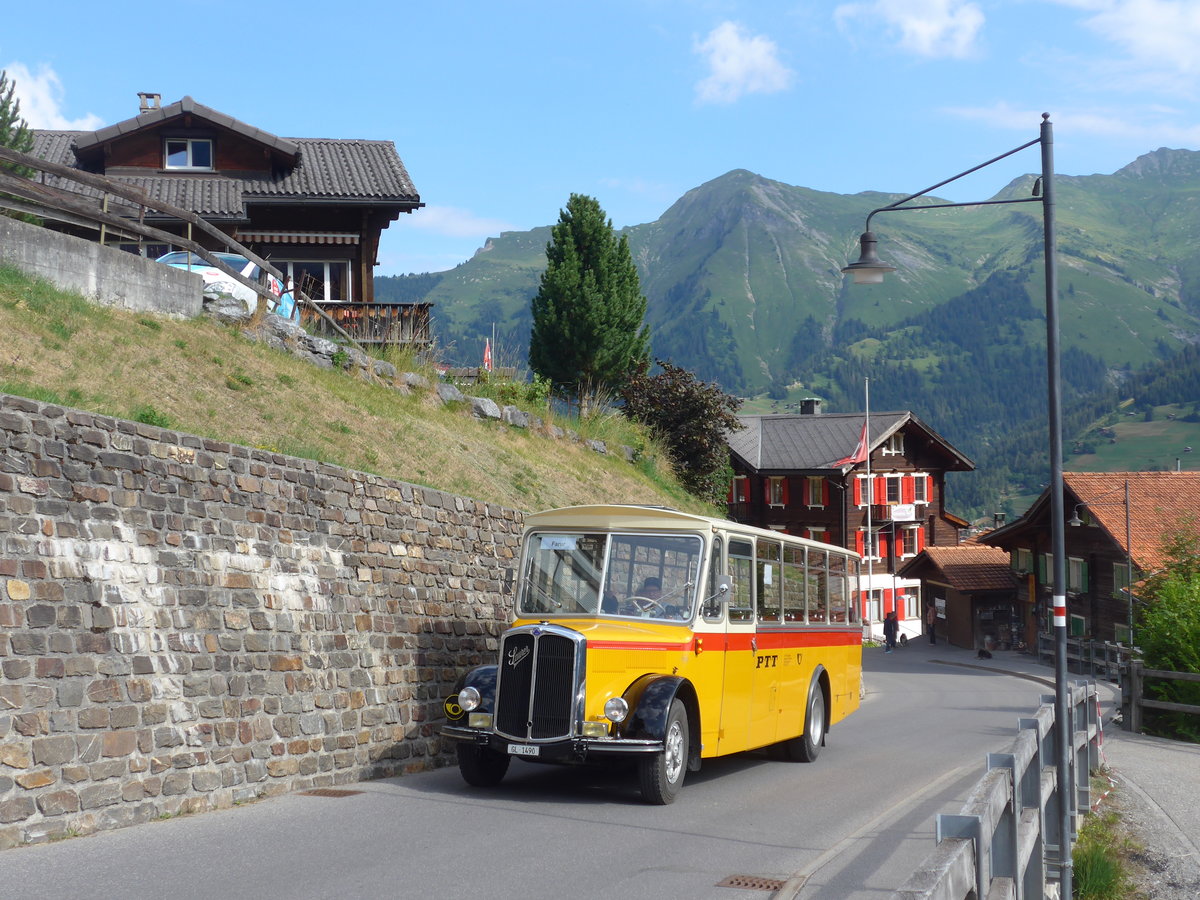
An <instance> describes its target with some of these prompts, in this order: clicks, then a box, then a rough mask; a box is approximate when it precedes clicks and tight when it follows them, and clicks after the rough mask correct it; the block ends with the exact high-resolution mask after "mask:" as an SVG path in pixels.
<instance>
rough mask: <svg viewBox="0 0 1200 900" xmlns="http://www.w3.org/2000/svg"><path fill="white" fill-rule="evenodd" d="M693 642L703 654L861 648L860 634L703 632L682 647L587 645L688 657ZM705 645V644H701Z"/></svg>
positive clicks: (619, 643) (622, 643)
mask: <svg viewBox="0 0 1200 900" xmlns="http://www.w3.org/2000/svg"><path fill="white" fill-rule="evenodd" d="M696 640H699V641H701V642H702V643H701V647H702V649H705V650H750V649H751V644H750V642H751V641H752V640H753V641H755V647H756V648H757V649H759V650H765V649H771V650H786V649H789V648H792V647H853V646H857V645H860V644H862V632H861V631H860V630H859V629H857V628H855V629H854V630H853V631H759V632H757V633H756V632H739V633H735V634H720V633H717V634H714V633H711V632H703V633H701V634H698V635H696V637H695V638H693V639H692V640H688V641H685V642H683V643H667V642H663V643H650V642H646V641H588V649H589V650H659V651H670V652H673V653H687V652H690V651H692V650H694V649H695V642H696ZM704 642H708V643H704Z"/></svg>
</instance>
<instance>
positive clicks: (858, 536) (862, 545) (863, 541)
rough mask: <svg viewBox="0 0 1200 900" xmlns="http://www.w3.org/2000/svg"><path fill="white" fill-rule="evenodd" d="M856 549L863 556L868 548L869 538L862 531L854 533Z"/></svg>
mask: <svg viewBox="0 0 1200 900" xmlns="http://www.w3.org/2000/svg"><path fill="white" fill-rule="evenodd" d="M854 549H855V550H857V551H858V555H859V556H862V555H864V553H865V552H866V549H867V538H866V535H864V534H863V533H862V532H861V531H859V532H856V533H855V535H854Z"/></svg>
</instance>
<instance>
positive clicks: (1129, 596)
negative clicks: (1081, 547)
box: [1067, 478, 1133, 647]
mask: <svg viewBox="0 0 1200 900" xmlns="http://www.w3.org/2000/svg"><path fill="white" fill-rule="evenodd" d="M1119 490H1121V488H1114V489H1113V490H1111V491H1106V492H1105V493H1103V494H1098V495H1097V496H1095V497H1092V498H1091V499H1090V500H1084V501H1083V502H1081V503H1076V504H1075V511H1074V513H1072V515H1071V518H1070V519H1069V520H1068V521H1067V524H1068V525H1070V526H1071V527H1072V528H1078V527H1079V526H1080V525H1082V524H1083V519H1081V518H1079V510H1080V509H1082V508H1083V507H1085V506H1089V507H1090V506H1106V505H1108V504H1107V503H1097V501H1098V500H1103V499H1104V498H1105V497H1108V496H1110V495H1112V494H1115V493H1117V491H1119ZM1124 490H1125V500H1124V501H1123V502H1124V504H1125V600H1126V602H1127V603H1128V605H1129V609H1128V610H1127V618H1128V628H1129V646H1130V647H1132V646H1133V546H1132V545H1131V544H1130V530H1129V479H1128V478H1126V479H1125V488H1124ZM1110 502H1112V503H1116V502H1118V501H1115V500H1113V501H1110Z"/></svg>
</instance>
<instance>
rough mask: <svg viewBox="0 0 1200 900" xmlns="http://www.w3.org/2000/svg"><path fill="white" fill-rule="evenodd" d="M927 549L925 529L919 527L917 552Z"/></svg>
mask: <svg viewBox="0 0 1200 900" xmlns="http://www.w3.org/2000/svg"><path fill="white" fill-rule="evenodd" d="M924 549H925V529H924V528H918V529H917V552H918V553H920V552H921V551H922V550H924Z"/></svg>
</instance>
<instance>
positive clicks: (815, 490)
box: [805, 475, 825, 509]
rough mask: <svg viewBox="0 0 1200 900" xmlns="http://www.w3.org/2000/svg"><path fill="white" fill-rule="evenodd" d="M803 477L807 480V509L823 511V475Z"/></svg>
mask: <svg viewBox="0 0 1200 900" xmlns="http://www.w3.org/2000/svg"><path fill="white" fill-rule="evenodd" d="M805 477H806V478H807V480H808V508H809V509H824V508H825V503H824V500H823V498H824V496H825V477H824V476H823V475H807V476H805Z"/></svg>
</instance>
